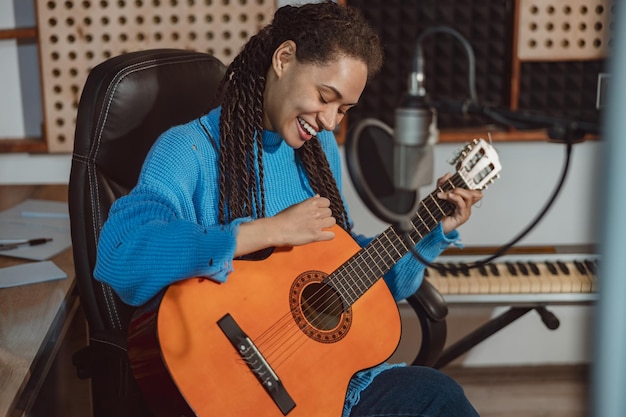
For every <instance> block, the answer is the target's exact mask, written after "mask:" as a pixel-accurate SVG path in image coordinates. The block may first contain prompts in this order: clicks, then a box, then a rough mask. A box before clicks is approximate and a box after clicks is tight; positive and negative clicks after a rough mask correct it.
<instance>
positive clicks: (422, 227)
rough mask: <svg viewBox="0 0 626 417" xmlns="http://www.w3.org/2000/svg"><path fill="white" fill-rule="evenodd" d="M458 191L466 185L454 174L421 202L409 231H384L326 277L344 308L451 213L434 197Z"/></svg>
mask: <svg viewBox="0 0 626 417" xmlns="http://www.w3.org/2000/svg"><path fill="white" fill-rule="evenodd" d="M458 187H461V188H467V184H466V183H465V181H464V180H463V178H462V177H461V176H460V175H459V174H458V173H456V174H454V175H453V176H451V177H450V178H449V179H448V180H447V181H446V182H445V183H444V184H443V185H441V186H440V187H438V188H437V189H436V190H435V191H433V192H432V193H431V194H429V195H428V196H427V197H426V198H424V199H423V200H422V201H420V203H419V205H418V209H417V212H416V213H415V215H414V216H413V217H412V218H411V221H410V223H411V230H409V231H408V232H407V233H402V232H400V231H398V230H397V228H396V227H395V226H391V227H389V228H387V229H386V230H385V231H384V232H382V233H381V234H380V235H378V236H377V237H376V238H375V239H373V240H372V241H371V242H370V243H369V244H368V245H367V246H366V247H365V248H363V249H362V250H360V251H359V252H357V253H356V254H355V255H354V256H353V257H352V258H351V259H350V260H348V261H347V262H346V263H345V264H343V265H342V266H341V267H340V268H339V269H337V270H336V271H335V272H333V273H332V274H331V275H330V276H329V277H328V279H327V282H328V283H329V285H331V286H332V287H333V288H334V289H335V290H336V291H337V292H338V293H339V295H340V296H341V298H342V301H343V303H344V307H345V308H348V307H349V306H351V305H352V304H354V302H356V300H358V299H359V298H360V297H361V296H362V295H363V294H364V293H365V292H366V291H367V290H368V289H369V288H370V287H371V286H372V285H374V283H376V281H378V279H380V278H381V277H382V276H383V275H384V274H385V273H387V272H388V271H389V270H390V269H391V268H392V267H393V266H394V265H395V264H396V263H397V262H398V261H399V260H400V258H402V257H403V256H404V255H405V254H406V253H408V252H409V251H410V250H411V248H412V247H415V245H416V244H417V242H419V241H420V240H421V239H423V238H424V236H426V235H427V234H428V233H429V232H431V231H432V230H433V229H434V228H435V227H436V226H437V225H438V224H439V222H440V221H441V220H442V219H443V218H444V217H445V216H448V215H450V214H451V213H452V212H453V211H454V209H455V206H454V204H452V203H450V202H449V201H446V200H441V199H439V198H437V194H439V192H448V191H451V190H453V189H455V188H458ZM409 245H410V246H409Z"/></svg>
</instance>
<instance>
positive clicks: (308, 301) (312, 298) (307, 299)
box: [301, 283, 343, 331]
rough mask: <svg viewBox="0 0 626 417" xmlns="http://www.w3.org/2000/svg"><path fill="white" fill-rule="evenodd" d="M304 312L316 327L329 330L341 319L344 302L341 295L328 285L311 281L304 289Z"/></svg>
mask: <svg viewBox="0 0 626 417" xmlns="http://www.w3.org/2000/svg"><path fill="white" fill-rule="evenodd" d="M301 302H302V313H303V314H304V317H305V318H306V320H307V321H308V322H309V323H310V324H311V325H312V326H313V327H315V328H317V329H318V330H322V331H328V330H332V329H334V328H336V327H337V326H338V325H339V322H340V321H341V315H342V313H343V303H342V302H341V298H340V297H339V295H338V294H337V293H336V292H335V291H334V290H333V289H332V288H330V287H329V286H328V285H324V284H322V283H311V284H309V285H307V286H306V287H305V288H304V289H303V291H302V298H301Z"/></svg>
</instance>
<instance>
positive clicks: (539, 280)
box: [425, 254, 597, 302]
mask: <svg viewBox="0 0 626 417" xmlns="http://www.w3.org/2000/svg"><path fill="white" fill-rule="evenodd" d="M440 259H442V260H445V262H440V263H439V265H440V266H441V267H443V269H441V270H437V269H434V268H427V271H426V272H425V279H428V280H429V281H430V282H431V283H432V284H433V285H434V286H435V287H436V288H437V289H438V290H439V292H441V294H442V295H443V296H444V298H446V299H453V300H463V299H464V298H467V297H465V296H472V297H470V298H472V299H485V300H488V299H489V296H490V295H491V296H494V295H497V296H498V297H496V298H498V299H504V298H506V297H507V296H511V299H515V297H517V298H518V299H524V300H532V299H533V294H536V295H539V297H538V299H541V300H546V299H550V298H552V299H554V300H567V299H570V300H576V301H577V302H578V301H580V300H585V301H586V300H591V299H595V296H586V295H583V294H592V293H594V292H595V290H596V285H597V277H596V266H597V255H593V254H591V255H590V254H580V255H578V254H542V255H537V254H533V255H523V254H515V255H505V256H504V257H501V258H498V259H496V260H495V261H493V262H490V263H488V264H486V265H482V266H480V267H479V268H470V266H471V265H472V264H473V262H475V261H477V260H480V259H481V257H480V256H465V257H464V256H442V257H441V258H440ZM550 294H554V295H553V296H550ZM575 294H581V295H580V296H578V295H575ZM446 296H447V297H446ZM483 296H485V297H483ZM486 302H489V301H486Z"/></svg>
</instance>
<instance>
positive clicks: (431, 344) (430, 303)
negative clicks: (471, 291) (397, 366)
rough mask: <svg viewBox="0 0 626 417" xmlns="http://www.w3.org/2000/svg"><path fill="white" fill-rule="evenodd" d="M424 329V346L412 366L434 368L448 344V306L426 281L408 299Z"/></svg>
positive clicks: (422, 345)
mask: <svg viewBox="0 0 626 417" xmlns="http://www.w3.org/2000/svg"><path fill="white" fill-rule="evenodd" d="M407 302H408V303H409V305H410V306H411V307H412V308H413V310H414V311H415V314H416V315H417V318H418V320H419V322H420V326H421V328H422V344H421V346H420V349H419V352H418V354H417V356H416V357H415V360H414V361H413V363H412V365H420V366H434V365H435V363H436V362H437V359H438V358H439V355H441V352H442V351H443V347H444V345H445V343H446V336H447V326H446V316H447V315H448V305H447V303H446V301H445V300H444V298H443V296H442V295H441V294H440V293H439V291H438V290H437V289H436V288H435V287H434V286H433V285H432V284H431V283H430V282H428V281H426V280H424V281H423V282H422V285H420V287H419V289H418V290H417V292H415V294H413V295H411V296H410V297H408V298H407Z"/></svg>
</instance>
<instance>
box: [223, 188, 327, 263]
mask: <svg viewBox="0 0 626 417" xmlns="http://www.w3.org/2000/svg"><path fill="white" fill-rule="evenodd" d="M335 223H336V220H335V218H334V217H333V215H332V211H331V209H330V200H328V199H327V198H325V197H320V196H319V195H315V196H314V197H311V198H308V199H306V200H304V201H303V202H301V203H298V204H294V205H293V206H291V207H288V208H286V209H285V210H283V211H281V212H280V213H278V214H277V215H275V216H273V217H266V218H261V219H257V220H253V221H250V222H247V223H243V224H241V225H240V226H239V234H238V235H237V249H236V251H235V256H242V255H246V254H248V253H252V252H255V251H257V250H261V249H264V248H267V247H270V246H299V245H305V244H307V243H311V242H318V241H322V240H331V239H332V238H334V237H335V234H334V233H333V232H331V231H330V230H328V229H330V228H331V227H332V226H334V225H335Z"/></svg>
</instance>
